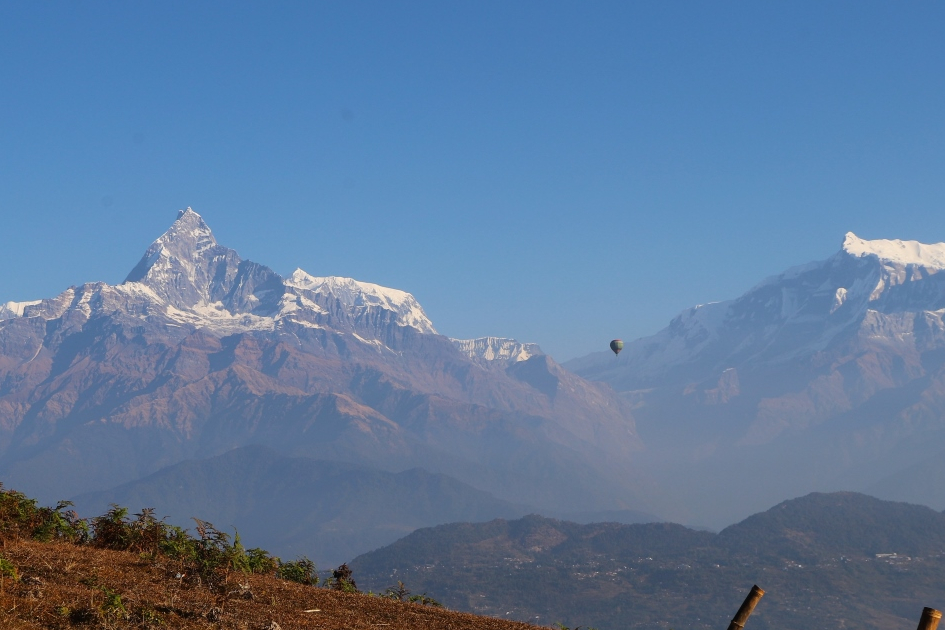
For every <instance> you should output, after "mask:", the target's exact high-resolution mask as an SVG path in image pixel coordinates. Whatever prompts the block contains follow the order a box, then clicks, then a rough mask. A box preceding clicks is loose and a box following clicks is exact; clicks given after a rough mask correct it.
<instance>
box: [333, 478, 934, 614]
mask: <svg viewBox="0 0 945 630" xmlns="http://www.w3.org/2000/svg"><path fill="white" fill-rule="evenodd" d="M351 566H352V568H353V569H354V572H355V575H356V576H357V579H358V584H359V585H363V586H365V587H367V588H372V589H374V590H378V589H381V590H383V589H384V588H386V587H388V586H390V585H392V584H396V582H397V581H398V580H400V581H402V582H404V583H405V584H406V585H407V587H408V588H410V589H412V590H413V591H414V592H416V593H421V592H426V593H428V594H429V595H430V596H432V597H434V598H437V599H438V600H440V601H442V602H443V603H444V604H446V605H447V606H449V607H454V608H457V609H460V610H469V611H476V612H478V613H480V614H485V615H493V616H499V617H503V618H506V619H517V620H527V621H532V622H534V623H537V624H539V625H545V626H547V625H551V624H553V623H559V622H560V623H563V624H565V625H567V626H569V627H575V626H577V625H581V626H582V627H585V626H594V627H597V628H600V630H616V629H618V628H639V629H653V630H655V629H657V628H676V629H680V630H681V629H700V630H701V629H706V630H708V629H710V628H724V627H726V626H727V624H728V622H729V621H730V620H731V618H732V616H733V615H734V614H735V611H736V610H737V609H738V607H739V605H740V604H741V602H742V600H743V599H744V597H745V596H746V595H747V594H748V591H749V589H750V588H751V586H752V584H758V585H760V586H761V587H762V588H763V589H765V590H766V591H767V592H766V594H765V596H764V597H763V598H762V600H761V601H760V603H759V604H758V606H757V608H756V609H755V612H754V614H753V615H752V617H751V619H750V620H749V623H748V625H747V626H746V627H749V628H751V629H752V630H769V629H772V630H773V629H776V628H810V629H811V630H820V629H823V630H835V629H836V628H864V629H875V630H887V629H889V628H911V627H912V626H913V625H915V624H916V623H917V621H918V619H919V616H920V614H921V612H922V608H923V607H925V606H931V607H935V608H938V609H942V607H943V606H945V577H943V576H945V515H943V514H941V513H939V512H935V511H934V510H931V509H930V508H927V507H923V506H917V505H909V504H905V503H893V502H888V501H881V500H879V499H874V498H872V497H868V496H865V495H861V494H855V493H834V494H811V495H808V496H805V497H803V498H800V499H794V500H790V501H785V502H783V503H781V504H779V505H776V506H775V507H773V508H771V509H770V510H767V511H766V512H763V513H760V514H756V515H754V516H751V517H750V518H747V519H745V520H744V521H742V522H740V523H738V524H736V525H732V526H731V527H728V528H726V529H724V530H723V531H722V532H720V533H719V534H712V533H709V532H703V531H695V530H691V529H687V528H685V527H682V526H680V525H673V524H669V523H652V524H641V525H621V524H617V523H596V524H590V525H578V524H575V523H569V522H566V521H557V520H553V519H548V518H544V517H540V516H527V517H524V518H521V519H518V520H512V521H508V520H495V521H491V522H488V523H455V524H450V525H441V526H438V527H434V528H430V529H422V530H418V531H416V532H414V533H412V534H410V535H409V536H407V537H406V538H404V539H403V540H400V541H398V542H396V543H394V544H392V545H389V546H387V547H385V548H383V549H379V550H377V551H374V552H371V553H368V554H365V555H362V556H360V557H358V558H356V559H355V560H354V561H353V562H352V563H351Z"/></svg>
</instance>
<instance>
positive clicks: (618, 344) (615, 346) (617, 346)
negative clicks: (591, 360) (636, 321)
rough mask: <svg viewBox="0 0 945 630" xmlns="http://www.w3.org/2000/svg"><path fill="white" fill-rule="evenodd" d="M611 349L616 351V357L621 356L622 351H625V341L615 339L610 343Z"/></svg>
mask: <svg viewBox="0 0 945 630" xmlns="http://www.w3.org/2000/svg"><path fill="white" fill-rule="evenodd" d="M610 349H611V350H613V351H614V355H618V354H620V351H621V350H623V340H621V339H614V340H613V341H611V342H610Z"/></svg>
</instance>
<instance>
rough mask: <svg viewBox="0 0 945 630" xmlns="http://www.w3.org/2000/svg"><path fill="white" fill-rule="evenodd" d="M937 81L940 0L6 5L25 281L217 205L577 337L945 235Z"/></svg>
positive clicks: (1, 187) (7, 99)
mask: <svg viewBox="0 0 945 630" xmlns="http://www.w3.org/2000/svg"><path fill="white" fill-rule="evenodd" d="M273 5H275V6H273ZM943 77H945V5H943V4H941V3H934V2H897V3H892V2H882V3H879V2H875V3H874V2H865V1H857V2H824V1H818V2H796V1H794V2H757V3H747V2H714V3H705V2H646V3H632V2H612V3H611V2H581V3H578V2H560V3H559V2H545V1H542V2H511V3H510V2H485V1H476V2H429V3H427V2H361V3H359V2H335V3H316V2H298V3H291V2H284V3H278V4H276V3H262V2H260V3H255V4H249V3H240V2H226V3H224V2H200V3H193V2H179V3H175V2H163V1H162V2H150V3H145V2H134V3H129V2H114V3H105V2H71V3H66V2H46V3H37V2H32V3H28V2H4V3H0V268H2V269H3V270H4V272H3V273H2V274H0V301H7V300H26V299H35V298H40V297H48V296H52V295H55V294H57V293H58V292H60V291H61V290H63V289H65V288H66V287H68V286H69V285H72V284H79V283H82V282H86V281H93V280H103V281H107V282H112V283H117V282H120V281H121V280H122V279H123V278H124V276H125V274H126V273H127V272H128V271H129V270H130V269H131V268H132V267H133V266H134V264H135V263H136V262H137V260H138V258H139V257H140V256H141V254H142V253H143V251H144V250H145V248H146V247H147V246H148V244H149V243H150V242H151V241H152V240H153V239H154V238H156V237H157V236H159V235H160V234H161V233H162V232H163V231H164V230H165V229H166V228H167V226H168V225H170V223H171V222H172V221H173V219H174V217H175V216H176V212H177V210H178V209H180V208H183V207H186V206H192V207H193V208H194V209H195V210H196V211H197V212H199V213H201V214H202V215H203V216H204V218H205V219H206V220H207V221H208V223H209V224H210V225H211V227H213V229H214V232H215V233H216V235H217V239H218V240H219V241H220V242H221V243H223V244H225V245H228V246H230V247H233V248H235V249H236V250H237V251H239V252H240V253H241V255H243V256H244V257H246V258H250V259H253V260H256V261H259V262H262V263H265V264H268V265H269V266H271V267H273V268H274V269H275V270H276V271H278V272H280V273H284V274H287V273H289V272H291V271H292V270H293V269H294V268H295V267H302V268H303V269H305V270H307V271H309V272H310V273H313V274H315V275H344V276H351V277H355V278H358V279H360V280H366V281H371V282H376V283H379V284H384V285H387V286H393V287H397V288H401V289H404V290H407V291H410V292H412V293H414V294H415V295H416V296H417V298H418V299H419V300H420V301H421V303H422V304H423V305H424V307H425V309H426V310H427V313H428V314H429V315H430V317H431V318H432V319H433V321H434V323H435V325H436V326H437V327H438V329H439V330H440V331H441V332H442V333H444V334H448V335H450V336H454V337H474V336H484V335H497V336H510V337H515V338H518V339H521V340H524V341H534V342H538V343H539V344H541V345H542V347H543V348H544V349H545V350H546V351H548V352H550V353H551V354H552V355H553V356H555V357H556V358H558V359H559V360H564V359H568V358H571V357H575V356H580V355H582V354H585V353H587V352H590V351H592V350H601V349H606V346H607V343H608V341H609V340H610V339H611V338H613V337H622V338H624V339H625V340H629V339H633V338H635V337H638V336H641V335H644V334H649V333H652V332H655V331H656V330H658V329H659V328H661V327H662V326H664V325H665V324H666V323H667V322H668V320H669V319H670V318H671V317H673V316H674V315H675V314H676V313H677V312H678V311H680V310H682V309H684V308H686V307H689V306H691V305H693V304H697V303H702V302H707V301H714V300H720V299H727V298H730V297H735V296H737V295H739V294H740V293H741V292H743V291H745V290H746V289H747V288H749V287H750V286H752V285H753V284H755V283H756V282H757V281H759V280H761V279H762V278H763V277H765V276H767V275H770V274H773V273H777V272H779V271H781V270H783V269H784V268H786V267H789V266H792V265H794V264H800V263H804V262H807V261H809V260H814V259H820V258H826V257H827V256H829V255H831V254H832V253H833V252H835V251H836V250H837V249H838V248H839V245H840V242H841V240H842V238H843V234H844V233H845V232H846V231H848V230H852V231H854V232H856V233H857V234H858V235H860V236H862V237H864V238H905V239H917V240H922V241H925V242H939V241H945V212H943V209H945V208H943V205H945V203H943V201H945V115H943V114H945V79H943Z"/></svg>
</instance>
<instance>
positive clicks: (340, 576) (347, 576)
mask: <svg viewBox="0 0 945 630" xmlns="http://www.w3.org/2000/svg"><path fill="white" fill-rule="evenodd" d="M328 586H329V588H331V589H334V590H336V591H343V592H345V593H360V592H361V591H359V590H358V585H357V584H355V582H354V578H353V577H351V568H350V567H349V566H348V565H347V563H346V564H342V565H341V566H340V567H338V568H337V569H335V570H334V571H332V573H331V579H330V580H329V581H328Z"/></svg>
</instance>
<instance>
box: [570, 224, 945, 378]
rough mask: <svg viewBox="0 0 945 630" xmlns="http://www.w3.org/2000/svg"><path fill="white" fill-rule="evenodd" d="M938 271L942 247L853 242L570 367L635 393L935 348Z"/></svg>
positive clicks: (943, 305)
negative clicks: (864, 344)
mask: <svg viewBox="0 0 945 630" xmlns="http://www.w3.org/2000/svg"><path fill="white" fill-rule="evenodd" d="M942 271H945V243H936V244H924V243H919V242H916V241H901V240H873V241H868V240H864V239H861V238H859V237H858V236H856V235H855V234H853V233H852V232H848V233H847V234H846V235H845V237H844V240H843V244H842V246H841V249H840V251H839V252H837V253H836V254H834V255H833V256H831V257H830V258H827V259H826V260H821V261H818V262H812V263H808V264H806V265H800V266H797V267H792V268H791V269H788V270H787V271H785V272H783V273H781V274H779V275H776V276H772V277H770V278H768V279H767V280H765V281H763V282H761V283H760V284H758V285H756V286H754V287H752V288H751V289H750V290H749V291H748V292H746V293H745V294H743V295H742V296H740V297H738V298H736V299H734V300H729V301H725V302H719V303H715V304H708V305H705V306H703V307H701V308H700V307H696V308H693V309H687V310H686V311H684V312H683V313H682V314H680V315H679V316H678V317H676V318H674V319H673V320H672V321H671V322H670V324H669V325H668V326H667V327H666V328H664V329H663V330H661V331H660V332H658V333H656V334H655V335H653V336H651V337H647V338H643V339H637V340H635V341H633V342H631V343H629V344H627V345H626V347H625V348H624V351H623V353H622V354H621V355H620V360H619V361H614V360H613V357H612V356H609V353H603V352H602V353H599V354H595V355H590V356H588V357H586V358H582V359H576V360H574V361H572V362H570V363H569V364H568V366H569V367H571V368H573V369H576V370H577V371H578V373H583V374H590V373H591V370H598V371H599V372H600V373H607V374H620V376H619V377H614V378H615V382H623V383H626V384H627V385H626V386H628V387H629V386H630V383H633V386H634V387H637V386H639V384H640V383H646V382H648V381H649V380H652V379H659V378H662V377H663V376H665V375H668V374H670V373H672V372H675V373H685V372H686V371H687V370H691V371H693V373H696V372H699V370H702V369H711V370H715V371H716V372H718V373H719V374H720V373H721V372H722V371H723V370H724V369H727V368H729V367H732V366H737V367H739V368H745V369H748V367H749V366H751V369H757V368H758V366H761V365H767V366H773V365H783V364H785V363H786V362H789V361H796V360H807V359H809V357H812V356H814V355H816V354H817V353H821V352H824V351H826V350H827V349H828V348H830V347H834V346H837V345H838V344H843V343H851V341H850V340H851V338H854V336H861V337H862V338H864V339H870V340H871V341H870V343H877V344H878V343H883V344H886V345H888V346H890V347H892V346H896V347H907V346H908V345H909V344H910V343H914V342H915V343H919V342H920V341H921V344H926V345H928V347H932V346H934V344H935V343H938V341H933V340H937V339H938V338H939V336H943V335H945V333H943V332H942V331H945V274H943V273H941V272H942ZM916 322H918V323H916ZM857 338H858V337H857ZM943 338H945V337H943ZM921 344H920V349H921V350H923V351H924V349H926V345H921Z"/></svg>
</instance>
